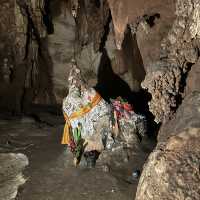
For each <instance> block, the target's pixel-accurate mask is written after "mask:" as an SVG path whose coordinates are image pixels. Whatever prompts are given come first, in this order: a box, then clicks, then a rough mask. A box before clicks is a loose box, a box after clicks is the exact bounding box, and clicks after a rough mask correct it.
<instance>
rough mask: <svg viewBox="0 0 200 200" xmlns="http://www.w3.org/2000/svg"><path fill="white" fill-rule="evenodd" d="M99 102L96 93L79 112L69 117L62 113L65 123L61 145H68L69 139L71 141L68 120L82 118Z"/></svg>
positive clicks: (98, 95) (99, 97)
mask: <svg viewBox="0 0 200 200" xmlns="http://www.w3.org/2000/svg"><path fill="white" fill-rule="evenodd" d="M100 101H101V96H100V94H98V93H96V95H95V96H94V97H93V99H92V101H91V102H90V104H89V105H86V106H84V107H82V108H81V109H80V110H79V111H76V112H74V113H72V114H71V115H70V116H69V117H68V116H67V114H66V113H64V118H65V121H66V123H65V127H64V132H63V137H62V141H61V144H69V143H70V139H71V135H72V131H71V128H72V127H71V123H70V120H73V119H76V118H80V117H82V116H84V115H85V114H86V113H88V112H90V111H91V110H92V108H94V107H95V106H96V105H97V104H98V103H99V102H100Z"/></svg>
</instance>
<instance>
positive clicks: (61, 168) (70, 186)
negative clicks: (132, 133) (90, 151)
mask: <svg viewBox="0 0 200 200" xmlns="http://www.w3.org/2000/svg"><path fill="white" fill-rule="evenodd" d="M54 118H57V116H54ZM49 119H50V118H49ZM50 121H51V120H50ZM55 121H56V120H55ZM61 121H62V120H61ZM62 129H63V124H62V123H60V124H59V123H57V124H56V125H54V126H49V125H47V124H46V123H38V122H35V120H34V119H32V118H28V117H23V118H20V119H9V120H8V119H6V120H5V119H3V120H0V144H2V143H4V144H5V143H7V141H9V143H10V144H11V146H12V145H13V146H14V147H15V148H13V149H7V151H8V152H20V153H24V154H25V155H27V156H28V159H29V166H28V167H27V168H26V170H25V171H24V175H25V177H26V178H27V182H26V183H25V185H23V186H22V187H21V188H20V189H19V192H18V196H17V198H16V199H17V200H86V199H87V200H90V199H91V200H94V199H97V200H105V199H109V200H118V199H119V200H133V199H134V196H135V192H136V187H137V184H138V181H137V180H135V181H133V182H132V184H130V183H128V182H127V181H126V180H127V178H128V176H130V175H131V172H132V170H133V169H141V168H142V165H143V163H144V160H145V159H146V158H147V155H148V153H149V152H148V150H147V149H143V150H142V151H140V153H139V154H136V155H135V157H134V158H132V159H131V160H130V162H128V163H126V166H124V167H121V168H119V169H118V168H116V169H114V168H113V170H111V171H110V172H103V170H102V168H101V167H100V166H101V164H100V163H98V161H97V166H96V168H95V169H87V168H85V167H83V166H79V167H78V168H75V167H74V166H73V164H72V155H71V153H70V152H68V150H67V149H66V148H65V147H63V146H62V145H60V139H61V135H62ZM0 147H1V146H0ZM5 150H6V149H5V148H0V151H1V152H2V151H5Z"/></svg>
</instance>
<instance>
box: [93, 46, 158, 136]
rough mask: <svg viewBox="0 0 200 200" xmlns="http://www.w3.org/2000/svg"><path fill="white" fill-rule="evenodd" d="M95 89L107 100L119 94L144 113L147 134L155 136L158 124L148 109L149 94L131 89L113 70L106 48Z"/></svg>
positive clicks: (137, 110) (136, 110)
mask: <svg viewBox="0 0 200 200" xmlns="http://www.w3.org/2000/svg"><path fill="white" fill-rule="evenodd" d="M95 89H96V90H97V91H98V92H99V93H100V94H101V96H102V97H103V98H104V99H105V100H106V101H108V102H110V98H113V99H115V98H117V97H118V96H121V97H122V98H124V99H126V100H127V101H128V102H129V103H130V104H131V105H132V106H133V108H134V111H135V112H136V113H138V114H142V115H145V116H146V118H147V126H148V127H147V128H148V133H147V134H148V135H149V136H156V133H157V130H158V125H157V124H156V123H155V122H154V116H153V115H152V113H151V112H150V111H149V106H148V102H149V101H150V100H151V95H150V94H149V93H148V92H147V91H146V90H143V89H140V90H139V91H138V92H133V91H131V88H130V87H129V85H128V84H127V83H126V82H125V81H124V80H122V79H121V78H120V77H119V76H118V75H117V74H116V73H114V72H113V70H112V66H111V61H110V59H109V57H108V54H107V51H106V49H103V52H102V57H101V62H100V65H99V68H98V82H97V85H96V86H95Z"/></svg>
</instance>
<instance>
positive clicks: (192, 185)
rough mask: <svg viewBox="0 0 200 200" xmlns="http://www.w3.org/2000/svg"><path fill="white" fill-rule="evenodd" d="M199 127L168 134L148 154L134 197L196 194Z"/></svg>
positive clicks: (174, 199) (199, 194)
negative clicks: (164, 140)
mask: <svg viewBox="0 0 200 200" xmlns="http://www.w3.org/2000/svg"><path fill="white" fill-rule="evenodd" d="M199 142H200V129H199V128H189V129H187V130H185V131H183V132H179V134H178V135H177V136H174V137H171V138H170V139H169V140H168V141H167V142H166V146H165V148H163V149H156V150H155V151H154V152H153V153H152V154H151V155H150V156H149V158H148V161H147V163H146V165H145V167H144V169H143V173H142V176H141V178H140V182H139V185H138V189H137V194H136V200H150V199H152V200H157V199H158V200H159V199H167V200H178V199H191V200H198V199H199V198H200V188H199V182H200V172H199V163H200V156H199V154H200V150H199Z"/></svg>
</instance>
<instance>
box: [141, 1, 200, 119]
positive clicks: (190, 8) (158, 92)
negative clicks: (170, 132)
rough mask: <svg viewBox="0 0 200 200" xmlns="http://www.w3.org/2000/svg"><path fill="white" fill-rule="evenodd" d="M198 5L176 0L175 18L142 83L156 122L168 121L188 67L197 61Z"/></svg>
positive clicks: (178, 96)
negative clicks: (149, 95) (158, 53)
mask: <svg viewBox="0 0 200 200" xmlns="http://www.w3.org/2000/svg"><path fill="white" fill-rule="evenodd" d="M198 6H199V2H198V1H196V0H191V1H181V0H177V1H176V12H175V14H176V19H175V20H174V21H173V22H172V23H173V25H172V28H171V29H170V30H169V32H168V34H167V36H166V37H165V38H163V40H162V42H161V51H160V58H159V60H158V61H157V62H154V63H152V64H150V65H149V67H148V68H149V69H148V73H147V76H146V77H145V80H144V82H143V83H142V86H143V88H146V89H147V90H148V91H149V92H150V93H151V95H152V100H151V101H150V103H149V107H150V111H151V112H152V113H153V114H154V116H155V121H156V122H166V121H167V120H168V118H171V116H172V115H173V113H174V112H175V111H176V109H177V107H178V106H179V104H180V100H181V99H182V98H183V93H184V84H185V79H186V77H187V75H188V72H189V71H190V68H191V65H192V64H193V63H196V62H197V60H198V45H197V43H195V40H197V39H198V38H199V36H198V33H199V31H198V26H195V28H194V24H198V23H199V20H200V19H199V15H198V14H197V13H198V11H197V10H196V8H198Z"/></svg>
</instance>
